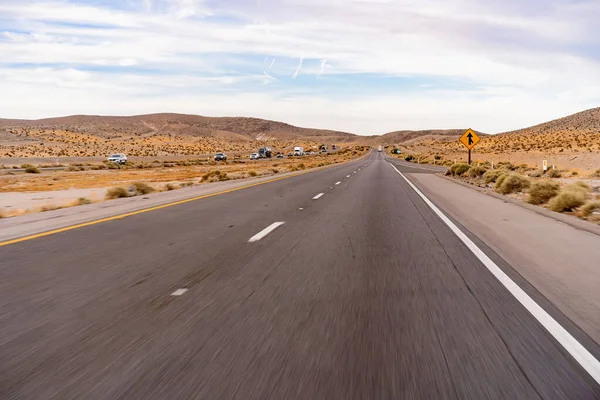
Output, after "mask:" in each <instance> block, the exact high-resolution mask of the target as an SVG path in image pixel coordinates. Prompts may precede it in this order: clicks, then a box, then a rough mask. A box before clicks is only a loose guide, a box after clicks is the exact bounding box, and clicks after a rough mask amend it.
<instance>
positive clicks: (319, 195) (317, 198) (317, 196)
mask: <svg viewBox="0 0 600 400" xmlns="http://www.w3.org/2000/svg"><path fill="white" fill-rule="evenodd" d="M324 195H325V193H319V194H318V195H316V196H315V197H313V200H319V199H320V198H321V197H323V196H324Z"/></svg>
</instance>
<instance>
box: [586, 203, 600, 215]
mask: <svg viewBox="0 0 600 400" xmlns="http://www.w3.org/2000/svg"><path fill="white" fill-rule="evenodd" d="M594 211H600V201H589V202H587V203H585V205H584V206H583V207H581V212H582V213H583V215H584V216H586V217H587V216H589V215H591V214H592V213H593V212H594Z"/></svg>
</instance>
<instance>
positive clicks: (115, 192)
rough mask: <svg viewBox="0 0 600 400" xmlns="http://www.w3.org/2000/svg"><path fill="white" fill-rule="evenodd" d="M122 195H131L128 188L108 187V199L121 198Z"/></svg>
mask: <svg viewBox="0 0 600 400" xmlns="http://www.w3.org/2000/svg"><path fill="white" fill-rule="evenodd" d="M121 197H129V193H127V189H125V188H123V187H115V188H111V189H108V191H107V192H106V199H107V200H111V199H119V198H121Z"/></svg>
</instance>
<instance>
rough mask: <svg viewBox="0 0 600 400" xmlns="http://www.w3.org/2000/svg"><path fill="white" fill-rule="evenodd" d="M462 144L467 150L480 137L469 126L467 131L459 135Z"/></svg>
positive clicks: (473, 145)
mask: <svg viewBox="0 0 600 400" xmlns="http://www.w3.org/2000/svg"><path fill="white" fill-rule="evenodd" d="M459 140H460V141H461V143H462V144H464V145H465V147H466V148H467V149H469V150H471V149H472V148H473V147H475V146H476V145H477V143H479V141H480V140H481V138H480V137H479V136H478V135H477V133H475V131H474V130H473V129H471V128H469V129H467V131H466V132H465V133H464V134H463V135H462V136H461V137H460V139H459Z"/></svg>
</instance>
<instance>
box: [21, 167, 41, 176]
mask: <svg viewBox="0 0 600 400" xmlns="http://www.w3.org/2000/svg"><path fill="white" fill-rule="evenodd" d="M25 172H26V173H28V174H39V173H40V170H39V169H37V168H36V167H34V166H33V165H32V166H29V167H27V168H25Z"/></svg>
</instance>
